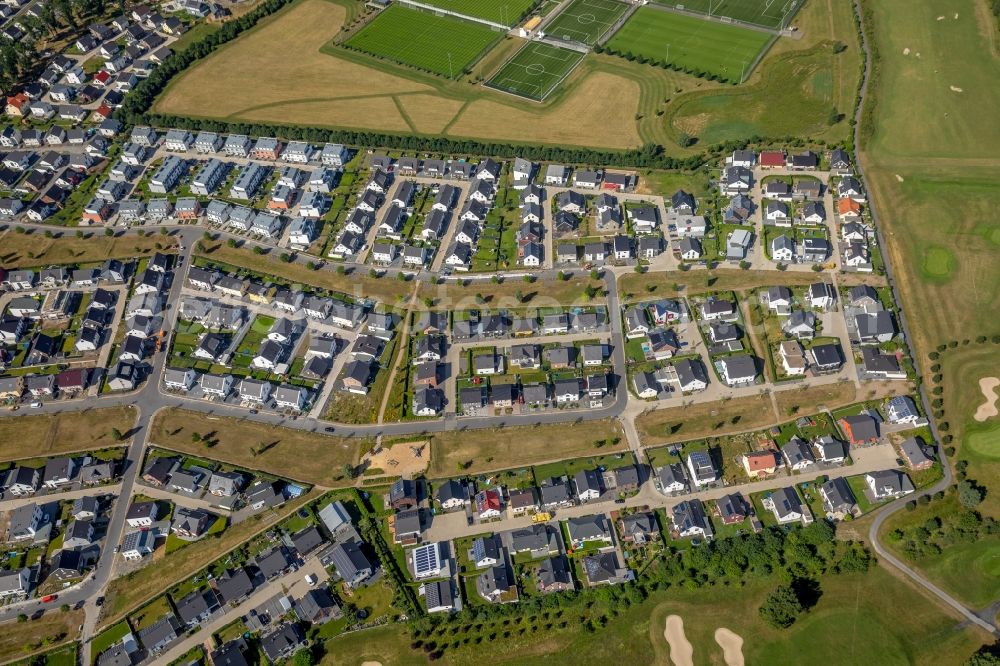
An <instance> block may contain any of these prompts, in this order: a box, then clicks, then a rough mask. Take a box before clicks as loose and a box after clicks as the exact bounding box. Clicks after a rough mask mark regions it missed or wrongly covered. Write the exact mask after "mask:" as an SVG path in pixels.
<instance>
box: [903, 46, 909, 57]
mask: <svg viewBox="0 0 1000 666" xmlns="http://www.w3.org/2000/svg"><path fill="white" fill-rule="evenodd" d="M903 55H910V47H906V48H905V49H903Z"/></svg>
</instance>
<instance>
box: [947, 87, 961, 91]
mask: <svg viewBox="0 0 1000 666" xmlns="http://www.w3.org/2000/svg"><path fill="white" fill-rule="evenodd" d="M950 88H951V91H952V92H962V89H961V88H959V87H958V86H950Z"/></svg>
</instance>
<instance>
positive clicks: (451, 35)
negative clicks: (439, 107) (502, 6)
mask: <svg viewBox="0 0 1000 666" xmlns="http://www.w3.org/2000/svg"><path fill="white" fill-rule="evenodd" d="M498 38H499V35H498V34H497V32H496V31H495V30H492V29H491V28H488V27H487V26H484V25H481V24H478V23H472V22H470V21H463V20H462V19H457V18H453V17H451V16H435V15H434V14H431V13H430V12H423V11H418V10H416V9H409V8H407V7H403V6H402V5H392V6H391V7H389V8H388V9H385V10H384V11H382V13H380V14H379V15H378V16H377V17H375V19H374V20H373V21H372V22H371V23H369V24H368V25H366V26H365V27H364V28H362V29H361V30H360V31H358V32H357V33H356V34H354V35H352V36H351V38H350V39H348V40H347V41H346V42H345V46H347V47H349V48H354V49H358V50H359V51H364V52H366V53H370V54H372V55H374V56H376V57H379V58H388V59H389V60H394V61H396V62H399V63H402V64H404V65H410V66H412V67H416V68H417V69H423V70H426V71H428V72H432V73H434V74H439V75H441V76H447V77H448V78H451V79H453V78H455V77H456V76H461V75H462V74H463V73H464V72H465V71H466V69H467V68H468V66H469V65H470V64H471V63H472V62H474V61H475V60H476V59H477V58H478V57H479V55H480V54H481V53H482V52H483V51H484V50H486V48H488V47H489V46H490V44H492V43H493V42H495V41H496V40H497V39H498Z"/></svg>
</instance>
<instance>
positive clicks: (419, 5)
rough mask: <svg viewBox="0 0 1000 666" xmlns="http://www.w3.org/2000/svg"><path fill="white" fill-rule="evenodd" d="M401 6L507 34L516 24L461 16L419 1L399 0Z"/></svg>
mask: <svg viewBox="0 0 1000 666" xmlns="http://www.w3.org/2000/svg"><path fill="white" fill-rule="evenodd" d="M398 1H399V4H401V5H403V6H405V7H410V8H411V9H422V10H424V11H427V12H431V13H434V14H437V15H439V16H440V15H447V16H453V17H455V18H459V19H462V20H465V21H472V22H473V23H482V24H483V25H488V26H489V27H491V28H494V29H496V30H503V31H504V32H507V31H508V30H510V29H511V28H513V27H514V24H511V25H504V24H502V23H497V22H495V21H490V20H489V19H484V18H481V17H479V16H470V15H468V14H460V13H459V12H453V11H452V10H450V9H445V8H444V7H437V6H435V5H425V4H424V3H422V2H417V0H398Z"/></svg>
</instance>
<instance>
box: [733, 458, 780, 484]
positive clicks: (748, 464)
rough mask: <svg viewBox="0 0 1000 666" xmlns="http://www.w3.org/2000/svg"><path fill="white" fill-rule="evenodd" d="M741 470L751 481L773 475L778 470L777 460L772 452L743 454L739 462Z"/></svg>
mask: <svg viewBox="0 0 1000 666" xmlns="http://www.w3.org/2000/svg"><path fill="white" fill-rule="evenodd" d="M740 462H742V463H743V469H745V470H746V472H747V476H749V477H750V478H751V479H759V478H760V477H762V476H768V475H771V474H774V473H775V472H776V471H777V470H778V463H777V458H776V457H775V455H774V452H773V451H753V452H751V453H744V454H743V458H742V459H741V461H740Z"/></svg>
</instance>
